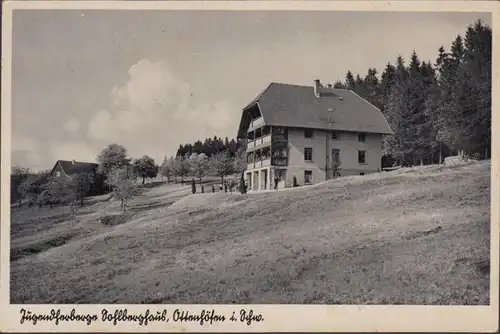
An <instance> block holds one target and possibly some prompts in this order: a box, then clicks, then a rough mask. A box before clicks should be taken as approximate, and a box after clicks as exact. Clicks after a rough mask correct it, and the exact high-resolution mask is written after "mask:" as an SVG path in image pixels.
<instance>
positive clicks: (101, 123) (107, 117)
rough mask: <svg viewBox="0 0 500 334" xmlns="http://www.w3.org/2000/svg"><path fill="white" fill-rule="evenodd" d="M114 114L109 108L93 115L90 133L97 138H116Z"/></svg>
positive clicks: (89, 128)
mask: <svg viewBox="0 0 500 334" xmlns="http://www.w3.org/2000/svg"><path fill="white" fill-rule="evenodd" d="M112 117H113V116H112V115H111V113H110V112H109V111H107V110H101V111H99V112H97V114H95V115H94V117H92V119H91V120H90V123H89V127H88V135H89V137H90V138H92V139H96V140H111V141H112V140H115V139H116V136H115V133H116V132H115V131H113V124H112V122H113V120H112Z"/></svg>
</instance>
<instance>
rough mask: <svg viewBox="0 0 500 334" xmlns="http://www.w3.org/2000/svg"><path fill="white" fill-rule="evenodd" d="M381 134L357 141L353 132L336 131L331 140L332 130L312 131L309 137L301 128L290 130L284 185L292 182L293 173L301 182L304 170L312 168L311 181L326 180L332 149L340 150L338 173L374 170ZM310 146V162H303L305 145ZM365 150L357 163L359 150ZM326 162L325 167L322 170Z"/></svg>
mask: <svg viewBox="0 0 500 334" xmlns="http://www.w3.org/2000/svg"><path fill="white" fill-rule="evenodd" d="M381 140H382V136H381V135H380V134H371V133H367V134H366V141H365V142H359V141H358V134H357V133H356V132H339V138H338V139H332V136H331V133H330V132H326V131H322V130H315V131H314V134H313V137H312V138H305V136H304V130H303V129H289V130H288V143H289V163H288V168H287V174H286V179H287V186H289V185H291V184H292V180H293V176H294V175H295V176H296V178H297V182H298V184H299V185H302V184H304V171H305V170H310V171H312V178H313V183H317V182H321V181H325V180H326V179H331V178H332V177H333V172H332V149H338V150H339V151H340V161H341V166H340V168H341V169H340V174H341V176H347V175H360V173H366V174H368V173H373V172H377V171H379V170H380V169H381V164H382V160H381V159H382V141H381ZM306 147H311V148H312V149H313V157H312V162H308V161H304V148H306ZM359 150H364V151H365V152H366V155H365V160H366V161H365V163H364V164H360V163H358V151H359ZM326 164H327V165H328V169H327V171H326V172H325V167H326Z"/></svg>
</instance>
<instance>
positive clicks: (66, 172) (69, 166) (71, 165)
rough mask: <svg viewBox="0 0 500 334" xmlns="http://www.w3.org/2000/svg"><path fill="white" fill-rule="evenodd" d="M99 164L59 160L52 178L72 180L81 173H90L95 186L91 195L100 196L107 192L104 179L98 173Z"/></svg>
mask: <svg viewBox="0 0 500 334" xmlns="http://www.w3.org/2000/svg"><path fill="white" fill-rule="evenodd" d="M98 167H99V165H98V164H96V163H92V162H80V161H75V160H72V161H68V160H57V162H56V163H55V165H54V167H53V168H52V170H51V172H50V177H64V178H67V179H71V178H72V177H74V176H75V175H77V174H80V173H90V174H91V175H93V177H94V184H93V186H92V188H91V190H90V193H89V195H98V194H103V193H104V192H105V186H104V178H103V177H102V176H101V175H99V174H98V173H97V168H98Z"/></svg>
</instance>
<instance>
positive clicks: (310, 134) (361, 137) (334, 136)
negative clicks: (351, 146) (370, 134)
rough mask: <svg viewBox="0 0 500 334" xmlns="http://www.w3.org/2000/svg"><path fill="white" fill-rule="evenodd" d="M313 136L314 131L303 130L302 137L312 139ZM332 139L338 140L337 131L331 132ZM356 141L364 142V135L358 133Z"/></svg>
mask: <svg viewBox="0 0 500 334" xmlns="http://www.w3.org/2000/svg"><path fill="white" fill-rule="evenodd" d="M313 136H314V130H312V129H304V137H305V138H312V137H313ZM332 139H339V133H338V132H337V131H332ZM358 141H362V142H364V141H366V133H364V132H360V133H358Z"/></svg>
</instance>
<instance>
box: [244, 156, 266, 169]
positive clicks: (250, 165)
mask: <svg viewBox="0 0 500 334" xmlns="http://www.w3.org/2000/svg"><path fill="white" fill-rule="evenodd" d="M266 166H271V158H270V157H266V158H264V159H256V160H255V161H254V162H249V163H248V164H247V170H250V169H255V168H260V167H266Z"/></svg>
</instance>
